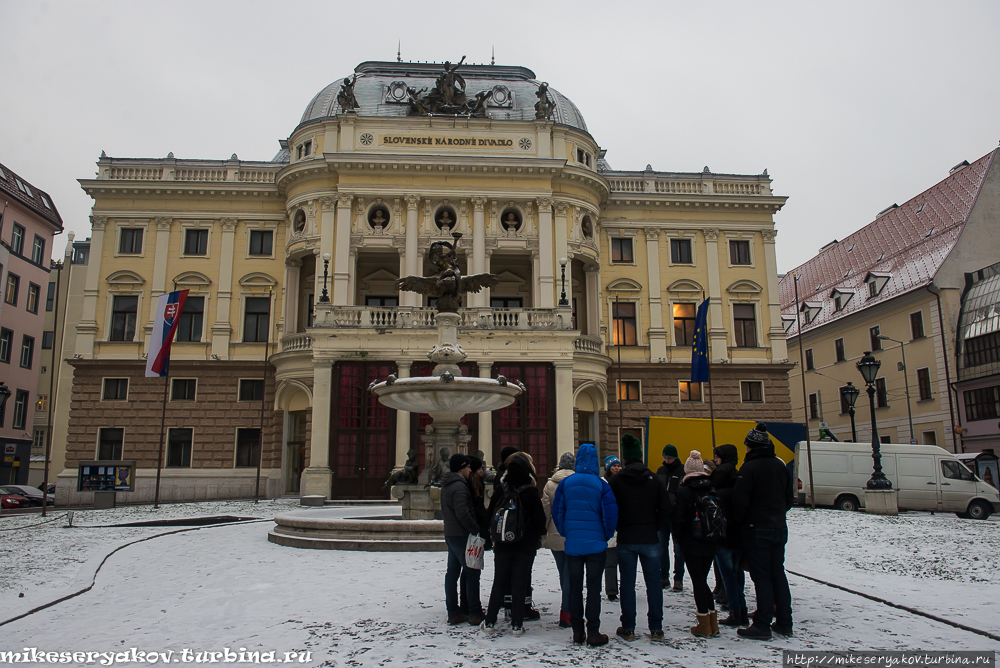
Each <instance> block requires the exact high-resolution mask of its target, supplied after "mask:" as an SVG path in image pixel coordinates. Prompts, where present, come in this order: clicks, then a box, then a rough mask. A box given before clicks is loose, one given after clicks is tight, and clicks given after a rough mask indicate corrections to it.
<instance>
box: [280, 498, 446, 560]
mask: <svg viewBox="0 0 1000 668" xmlns="http://www.w3.org/2000/svg"><path fill="white" fill-rule="evenodd" d="M342 514H343V510H342V509H325V510H312V511H296V512H290V513H285V514H282V515H278V516H276V517H275V518H274V523H275V527H274V528H273V529H271V531H270V532H268V536H267V539H268V541H270V542H272V543H276V544H278V545H284V546H286V547H298V548H305V549H313V550H360V551H365V552H443V551H445V550H447V549H448V547H447V545H445V542H444V523H443V522H441V521H440V520H403V519H394V518H388V517H358V518H344V517H342Z"/></svg>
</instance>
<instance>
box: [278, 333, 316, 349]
mask: <svg viewBox="0 0 1000 668" xmlns="http://www.w3.org/2000/svg"><path fill="white" fill-rule="evenodd" d="M310 348H312V337H311V336H309V335H308V334H289V335H288V336H283V337H281V352H283V353H284V352H288V351H291V350H309V349H310Z"/></svg>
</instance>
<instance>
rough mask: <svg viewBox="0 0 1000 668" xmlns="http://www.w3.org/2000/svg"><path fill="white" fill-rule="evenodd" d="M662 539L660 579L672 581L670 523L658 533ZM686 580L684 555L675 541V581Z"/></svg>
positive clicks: (675, 540)
mask: <svg viewBox="0 0 1000 668" xmlns="http://www.w3.org/2000/svg"><path fill="white" fill-rule="evenodd" d="M656 534H657V536H659V538H660V579H661V580H669V579H670V522H667V523H666V524H664V525H663V528H662V529H661V530H660V531H657V532H656ZM683 579H684V555H683V554H682V553H681V546H680V545H678V544H677V539H676V538H675V539H674V580H683Z"/></svg>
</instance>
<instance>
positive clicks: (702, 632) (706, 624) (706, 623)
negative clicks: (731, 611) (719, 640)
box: [691, 615, 712, 638]
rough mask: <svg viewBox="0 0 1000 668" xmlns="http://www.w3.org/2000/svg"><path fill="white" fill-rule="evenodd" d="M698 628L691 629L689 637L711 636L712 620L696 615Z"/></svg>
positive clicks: (705, 616)
mask: <svg viewBox="0 0 1000 668" xmlns="http://www.w3.org/2000/svg"><path fill="white" fill-rule="evenodd" d="M697 617H698V626H692V627H691V635H694V636H698V637H699V638H709V637H711V635H712V619H711V618H710V617H709V616H708V615H697Z"/></svg>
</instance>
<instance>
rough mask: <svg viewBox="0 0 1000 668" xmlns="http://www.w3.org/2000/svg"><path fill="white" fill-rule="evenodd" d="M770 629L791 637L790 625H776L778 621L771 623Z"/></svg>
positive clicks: (780, 634)
mask: <svg viewBox="0 0 1000 668" xmlns="http://www.w3.org/2000/svg"><path fill="white" fill-rule="evenodd" d="M771 630H772V631H774V632H775V633H777V634H778V635H779V636H785V637H786V638H791V637H792V627H791V626H778V622H775V623H774V624H771Z"/></svg>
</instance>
